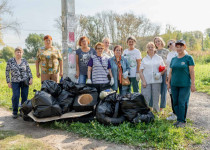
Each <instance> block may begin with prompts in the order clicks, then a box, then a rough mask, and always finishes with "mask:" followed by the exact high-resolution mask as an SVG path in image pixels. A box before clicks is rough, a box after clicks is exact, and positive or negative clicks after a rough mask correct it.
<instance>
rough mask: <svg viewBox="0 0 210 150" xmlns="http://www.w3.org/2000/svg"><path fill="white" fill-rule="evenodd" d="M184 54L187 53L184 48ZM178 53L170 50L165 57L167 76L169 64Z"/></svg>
mask: <svg viewBox="0 0 210 150" xmlns="http://www.w3.org/2000/svg"><path fill="white" fill-rule="evenodd" d="M184 53H185V54H188V53H187V51H186V50H184ZM177 56H178V53H177V52H176V51H171V52H169V53H168V55H167V59H166V64H167V77H168V76H169V72H170V64H171V60H172V58H174V57H177Z"/></svg>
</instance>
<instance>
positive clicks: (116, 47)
mask: <svg viewBox="0 0 210 150" xmlns="http://www.w3.org/2000/svg"><path fill="white" fill-rule="evenodd" d="M118 47H119V48H120V50H121V53H122V52H123V48H122V46H120V45H116V46H115V47H114V50H113V51H115V50H116V49H117V48H118Z"/></svg>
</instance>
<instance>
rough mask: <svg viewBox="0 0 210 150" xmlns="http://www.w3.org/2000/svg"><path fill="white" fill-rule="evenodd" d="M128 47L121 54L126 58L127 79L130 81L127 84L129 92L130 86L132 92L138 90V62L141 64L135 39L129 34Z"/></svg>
mask: <svg viewBox="0 0 210 150" xmlns="http://www.w3.org/2000/svg"><path fill="white" fill-rule="evenodd" d="M127 44H128V49H125V50H124V52H123V56H124V57H125V58H126V59H127V60H128V64H129V67H130V75H129V80H130V82H131V84H130V86H129V92H131V86H132V87H133V91H134V92H139V80H140V74H139V69H140V64H141V52H140V51H139V50H138V49H136V48H135V45H136V39H135V37H133V36H131V37H129V38H128V39H127Z"/></svg>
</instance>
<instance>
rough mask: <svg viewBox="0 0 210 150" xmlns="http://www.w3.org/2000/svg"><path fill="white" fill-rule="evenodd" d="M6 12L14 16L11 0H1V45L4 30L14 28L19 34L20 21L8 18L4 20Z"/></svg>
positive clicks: (0, 43)
mask: <svg viewBox="0 0 210 150" xmlns="http://www.w3.org/2000/svg"><path fill="white" fill-rule="evenodd" d="M4 14H8V15H10V16H12V10H11V7H10V6H9V0H1V1H0V45H3V44H4V42H3V39H2V37H3V35H2V31H6V30H13V31H15V32H16V33H17V34H19V23H18V22H17V21H16V20H12V21H8V20H9V19H7V20H3V19H2V16H3V15H4Z"/></svg>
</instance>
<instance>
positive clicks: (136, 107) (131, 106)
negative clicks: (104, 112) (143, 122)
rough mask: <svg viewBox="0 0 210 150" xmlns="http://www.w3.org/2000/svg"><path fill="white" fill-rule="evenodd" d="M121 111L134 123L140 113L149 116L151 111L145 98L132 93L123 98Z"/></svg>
mask: <svg viewBox="0 0 210 150" xmlns="http://www.w3.org/2000/svg"><path fill="white" fill-rule="evenodd" d="M120 109H121V111H122V113H123V114H124V116H125V117H126V119H127V120H129V121H132V120H133V119H134V118H135V117H136V116H137V114H138V113H140V114H147V113H148V112H149V111H150V108H149V107H148V106H147V103H146V101H145V99H144V96H143V95H142V94H139V93H131V94H127V95H125V96H124V97H122V101H121V102H120Z"/></svg>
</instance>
